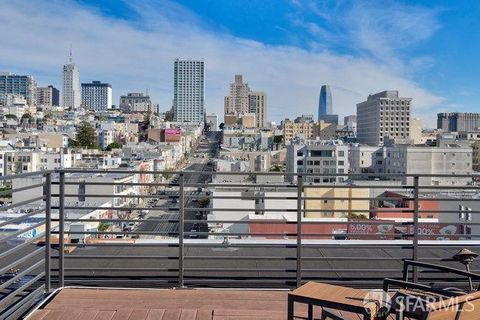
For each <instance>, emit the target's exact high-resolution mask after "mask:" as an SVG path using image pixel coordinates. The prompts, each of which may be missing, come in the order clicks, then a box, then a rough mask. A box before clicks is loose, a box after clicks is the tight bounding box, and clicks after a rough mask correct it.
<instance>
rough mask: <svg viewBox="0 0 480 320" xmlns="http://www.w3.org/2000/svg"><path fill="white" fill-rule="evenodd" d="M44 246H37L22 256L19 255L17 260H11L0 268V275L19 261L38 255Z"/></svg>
mask: <svg viewBox="0 0 480 320" xmlns="http://www.w3.org/2000/svg"><path fill="white" fill-rule="evenodd" d="M43 250H44V248H38V249H36V250H34V251H32V252H30V253H28V254H26V255H24V256H22V257H19V258H18V259H17V260H15V261H13V262H12V263H10V264H8V265H6V266H5V267H3V268H2V269H0V275H2V274H4V273H5V272H7V271H8V270H10V269H13V267H15V266H18V265H19V264H20V263H22V262H24V261H27V260H28V259H30V258H32V257H34V256H36V255H38V254H39V253H41V252H43Z"/></svg>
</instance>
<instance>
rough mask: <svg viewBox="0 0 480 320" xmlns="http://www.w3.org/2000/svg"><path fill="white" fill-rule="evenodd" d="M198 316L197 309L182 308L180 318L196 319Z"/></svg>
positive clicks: (183, 319) (181, 319) (184, 319)
mask: <svg viewBox="0 0 480 320" xmlns="http://www.w3.org/2000/svg"><path fill="white" fill-rule="evenodd" d="M196 318H197V309H182V313H181V314H180V320H195V319H196Z"/></svg>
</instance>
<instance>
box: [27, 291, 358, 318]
mask: <svg viewBox="0 0 480 320" xmlns="http://www.w3.org/2000/svg"><path fill="white" fill-rule="evenodd" d="M304 307H305V306H304V305H298V306H297V307H296V308H295V314H296V316H297V318H296V319H306V308H304ZM318 311H319V310H318ZM316 313H317V312H316ZM319 317H320V315H319V314H316V316H315V318H316V319H319ZM349 318H351V319H355V320H356V319H360V318H359V317H358V316H356V315H351V317H349ZM61 319H68V320H80V319H81V320H252V319H262V320H286V319H287V291H257V290H254V291H253V290H208V289H205V290H201V289H200V290H140V289H138V290H137V289H135V290H129V289H128V290H119V289H91V288H89V289H86V288H85V289H84V288H78V289H74V288H66V289H63V290H61V291H60V292H58V294H57V295H56V296H55V297H54V298H53V299H52V300H51V301H50V302H49V303H48V304H47V305H46V306H44V308H42V309H39V310H37V311H35V312H34V313H33V314H32V315H31V316H30V317H29V318H28V320H61Z"/></svg>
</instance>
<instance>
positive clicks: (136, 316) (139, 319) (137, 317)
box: [128, 309, 149, 320]
mask: <svg viewBox="0 0 480 320" xmlns="http://www.w3.org/2000/svg"><path fill="white" fill-rule="evenodd" d="M148 310H149V309H133V310H132V313H130V317H128V320H145V319H147V315H148Z"/></svg>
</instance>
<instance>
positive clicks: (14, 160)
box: [0, 150, 42, 176]
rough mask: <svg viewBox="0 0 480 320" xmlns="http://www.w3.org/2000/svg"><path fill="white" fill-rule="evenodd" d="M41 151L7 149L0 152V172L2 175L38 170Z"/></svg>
mask: <svg viewBox="0 0 480 320" xmlns="http://www.w3.org/2000/svg"><path fill="white" fill-rule="evenodd" d="M41 154H42V152H41V151H38V150H9V151H2V152H0V165H1V166H0V169H1V172H0V174H1V175H3V176H6V175H11V174H19V173H26V172H33V171H38V170H39V168H40V163H41Z"/></svg>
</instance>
